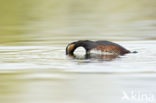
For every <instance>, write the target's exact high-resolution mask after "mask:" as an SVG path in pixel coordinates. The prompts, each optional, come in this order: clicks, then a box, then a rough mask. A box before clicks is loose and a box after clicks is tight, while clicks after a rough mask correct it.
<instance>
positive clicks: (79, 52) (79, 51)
mask: <svg viewBox="0 0 156 103" xmlns="http://www.w3.org/2000/svg"><path fill="white" fill-rule="evenodd" d="M74 54H76V55H85V54H86V50H85V48H83V47H78V48H76V50H75V51H74Z"/></svg>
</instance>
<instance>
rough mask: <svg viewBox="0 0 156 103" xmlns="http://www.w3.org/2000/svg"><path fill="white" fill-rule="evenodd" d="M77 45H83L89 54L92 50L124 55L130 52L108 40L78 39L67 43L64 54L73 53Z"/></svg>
mask: <svg viewBox="0 0 156 103" xmlns="http://www.w3.org/2000/svg"><path fill="white" fill-rule="evenodd" d="M78 47H84V48H85V50H86V54H87V55H88V54H90V53H91V51H93V50H97V51H101V52H104V53H110V54H112V55H124V54H127V53H130V51H129V50H127V49H125V48H124V47H122V46H120V45H119V44H116V43H113V42H110V41H90V40H80V41H76V42H72V43H70V44H68V45H67V47H66V55H74V51H75V50H76V48H78Z"/></svg>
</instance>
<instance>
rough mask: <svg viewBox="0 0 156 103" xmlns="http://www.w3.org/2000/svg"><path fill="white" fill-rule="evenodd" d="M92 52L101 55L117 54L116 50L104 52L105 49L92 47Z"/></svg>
mask: <svg viewBox="0 0 156 103" xmlns="http://www.w3.org/2000/svg"><path fill="white" fill-rule="evenodd" d="M90 54H99V55H116V53H115V52H104V51H101V50H96V49H92V50H91V51H90Z"/></svg>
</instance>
